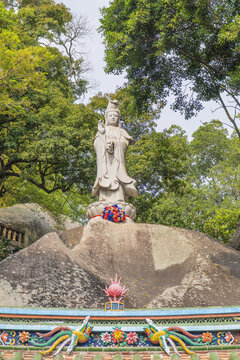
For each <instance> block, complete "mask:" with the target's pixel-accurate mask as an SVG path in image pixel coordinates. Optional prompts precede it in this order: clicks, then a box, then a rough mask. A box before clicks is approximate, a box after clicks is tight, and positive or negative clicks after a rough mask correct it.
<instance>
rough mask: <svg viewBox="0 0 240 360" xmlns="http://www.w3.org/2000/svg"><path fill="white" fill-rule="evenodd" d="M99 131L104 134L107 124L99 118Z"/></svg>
mask: <svg viewBox="0 0 240 360" xmlns="http://www.w3.org/2000/svg"><path fill="white" fill-rule="evenodd" d="M98 131H99V132H100V133H101V134H104V132H105V125H104V123H103V121H102V120H98Z"/></svg>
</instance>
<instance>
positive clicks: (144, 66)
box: [100, 0, 240, 138]
mask: <svg viewBox="0 0 240 360" xmlns="http://www.w3.org/2000/svg"><path fill="white" fill-rule="evenodd" d="M239 12H240V3H239V1H238V0H233V1H225V0H219V1H210V0H200V1H189V0H167V1H166V0H151V1H150V0H131V1H130V0H129V1H125V0H114V1H112V2H111V3H110V5H109V6H108V7H105V8H103V9H102V19H101V23H102V26H101V27H100V31H101V33H102V34H103V36H104V39H105V46H106V52H105V53H106V56H105V58H106V62H107V66H106V71H107V72H113V73H119V72H122V71H126V74H127V78H128V81H129V85H130V87H131V89H132V92H133V94H134V96H135V97H136V99H137V103H138V106H139V107H146V106H148V102H149V101H150V102H153V101H155V102H158V101H160V102H162V103H163V104H164V103H166V98H167V97H168V95H169V94H170V93H172V94H173V95H174V97H175V101H174V103H173V104H172V108H173V109H174V110H177V111H180V112H181V113H185V116H186V118H190V117H192V116H194V115H195V114H196V112H198V111H199V110H201V109H202V107H203V102H204V101H209V100H215V101H216V102H218V103H219V105H220V106H221V107H223V109H224V110H225V113H226V116H227V118H228V120H229V121H230V122H231V126H233V128H234V129H235V131H236V132H237V133H238V136H239V138H240V132H239V130H238V125H237V120H238V118H237V117H236V114H237V113H238V112H239V111H240V100H239V90H240V82H239V76H240V75H239V74H240V72H239V71H240V67H239V62H240V52H239ZM223 94H225V95H226V96H228V97H229V99H230V100H231V101H232V103H231V104H230V105H231V107H235V110H236V114H235V113H234V112H233V113H231V108H228V107H227V106H226V104H227V103H226V102H225V98H224V97H223Z"/></svg>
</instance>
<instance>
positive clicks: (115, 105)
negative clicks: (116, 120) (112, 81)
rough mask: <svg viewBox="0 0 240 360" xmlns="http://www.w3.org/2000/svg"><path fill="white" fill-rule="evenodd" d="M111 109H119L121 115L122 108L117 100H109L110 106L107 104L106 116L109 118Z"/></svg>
mask: <svg viewBox="0 0 240 360" xmlns="http://www.w3.org/2000/svg"><path fill="white" fill-rule="evenodd" d="M109 111H117V112H118V113H119V116H120V110H119V106H118V101H117V100H109V102H108V106H107V109H106V112H105V118H107V113H108V112H109Z"/></svg>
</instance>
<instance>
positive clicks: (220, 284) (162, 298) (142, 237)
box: [72, 218, 240, 308]
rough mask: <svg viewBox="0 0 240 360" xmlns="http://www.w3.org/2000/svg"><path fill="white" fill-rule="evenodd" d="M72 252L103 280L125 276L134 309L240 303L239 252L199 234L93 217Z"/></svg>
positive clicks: (84, 265) (82, 264)
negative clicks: (115, 222) (117, 222)
mask: <svg viewBox="0 0 240 360" xmlns="http://www.w3.org/2000/svg"><path fill="white" fill-rule="evenodd" d="M72 253H73V254H74V258H75V259H76V261H77V262H78V263H79V264H80V265H81V266H82V267H83V268H85V269H88V270H89V271H91V272H92V273H93V274H95V275H98V276H99V277H100V278H101V279H102V281H104V282H108V281H109V277H113V276H114V274H116V273H117V274H118V275H119V276H121V277H122V278H123V279H124V283H125V285H126V286H127V287H128V288H129V289H130V291H129V295H128V296H129V297H131V300H132V302H133V303H134V306H135V307H156V308H157V307H182V306H183V307H185V306H216V305H219V306H223V305H237V304H240V253H239V252H238V251H235V250H234V249H232V248H230V247H228V246H226V245H224V244H221V243H220V242H218V241H216V240H214V239H213V238H210V237H209V236H206V235H204V234H202V233H200V232H195V231H190V230H183V229H179V228H172V227H168V226H163V225H150V224H134V223H133V224H114V223H111V222H109V221H104V220H102V219H100V218H95V219H93V220H91V221H89V223H88V225H87V226H85V228H84V231H83V235H82V238H81V241H80V243H79V244H78V245H77V246H76V247H75V248H73V250H72Z"/></svg>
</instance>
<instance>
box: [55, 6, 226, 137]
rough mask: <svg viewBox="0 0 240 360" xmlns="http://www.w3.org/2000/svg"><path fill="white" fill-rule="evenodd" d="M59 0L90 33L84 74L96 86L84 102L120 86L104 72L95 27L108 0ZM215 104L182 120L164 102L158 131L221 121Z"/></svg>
mask: <svg viewBox="0 0 240 360" xmlns="http://www.w3.org/2000/svg"><path fill="white" fill-rule="evenodd" d="M58 2H62V3H64V4H65V5H66V6H67V7H68V8H69V9H70V10H71V12H72V13H73V14H76V15H83V16H85V17H86V18H87V20H88V24H89V27H90V28H91V35H90V36H89V37H88V38H86V41H85V47H84V48H85V52H86V55H85V57H86V59H87V60H88V61H89V65H90V68H91V70H90V71H89V72H88V74H87V75H86V77H87V78H88V80H90V81H91V82H93V83H95V84H96V86H95V87H94V88H92V89H91V90H90V91H89V92H88V94H87V96H85V99H83V101H84V102H86V101H87V100H88V99H89V98H90V97H92V96H94V95H95V94H97V93H98V92H99V91H101V92H103V93H109V92H114V91H115V89H116V87H117V86H121V85H122V84H123V83H124V77H123V76H121V75H107V74H105V73H104V66H105V63H104V60H103V59H104V45H103V43H102V38H101V36H100V34H99V33H98V32H97V28H98V27H99V26H100V23H99V20H98V19H99V18H100V12H99V8H101V7H103V6H108V4H109V0H88V1H87V0H58ZM216 108H217V106H216V104H215V103H211V104H210V103H208V104H206V106H205V109H204V110H202V111H201V112H200V113H199V114H198V116H197V117H195V118H192V119H190V120H185V119H184V117H183V116H181V115H180V114H179V113H176V112H174V111H172V110H171V109H170V107H169V106H166V108H165V109H164V110H163V111H162V113H161V118H160V120H159V123H158V130H159V131H161V130H163V129H164V128H168V127H169V126H170V125H171V124H176V125H180V126H181V127H182V128H183V129H184V130H185V131H186V132H187V133H188V135H191V134H192V133H193V132H194V131H195V130H196V129H197V128H198V127H199V126H200V125H201V122H208V121H210V120H211V119H216V118H218V119H220V120H222V121H223V122H224V121H226V119H225V115H224V113H223V111H222V110H218V111H216V112H214V113H213V110H215V109H216Z"/></svg>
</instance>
